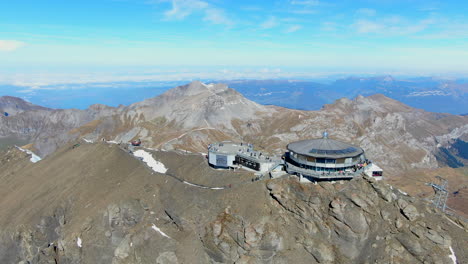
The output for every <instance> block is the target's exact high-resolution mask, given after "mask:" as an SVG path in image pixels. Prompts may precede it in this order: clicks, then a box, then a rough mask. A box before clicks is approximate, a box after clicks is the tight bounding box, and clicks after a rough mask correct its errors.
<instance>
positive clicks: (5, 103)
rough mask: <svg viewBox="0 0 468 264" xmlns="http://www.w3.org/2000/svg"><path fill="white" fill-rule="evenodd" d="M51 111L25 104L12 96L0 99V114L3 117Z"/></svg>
mask: <svg viewBox="0 0 468 264" xmlns="http://www.w3.org/2000/svg"><path fill="white" fill-rule="evenodd" d="M35 110H51V109H48V108H46V107H42V106H38V105H34V104H31V103H29V102H26V101H25V100H23V99H20V98H18V97H12V96H2V97H0V113H1V114H2V115H4V116H12V115H16V114H19V113H22V112H25V111H35Z"/></svg>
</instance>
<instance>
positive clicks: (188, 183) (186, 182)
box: [183, 181, 206, 188]
mask: <svg viewBox="0 0 468 264" xmlns="http://www.w3.org/2000/svg"><path fill="white" fill-rule="evenodd" d="M183 183H185V184H187V185H190V186H195V187H199V188H206V187H203V186H200V185H196V184H193V183H190V182H188V181H183Z"/></svg>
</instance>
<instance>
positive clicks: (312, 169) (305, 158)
mask: <svg viewBox="0 0 468 264" xmlns="http://www.w3.org/2000/svg"><path fill="white" fill-rule="evenodd" d="M287 149H288V152H287V153H286V154H285V166H286V170H287V172H288V173H290V174H296V175H299V176H300V177H301V178H302V177H305V178H306V179H311V180H317V179H319V180H320V179H324V180H330V179H347V178H353V177H355V176H357V175H360V174H362V173H363V172H365V170H364V168H365V167H366V166H367V165H369V163H370V161H369V160H367V159H366V157H365V154H364V150H363V149H362V148H360V147H357V146H353V145H351V144H348V143H345V142H341V141H338V140H334V139H330V138H328V133H327V132H325V133H323V137H322V138H320V139H309V140H301V141H297V142H293V143H290V144H288V146H287ZM374 176H376V175H374ZM380 176H381V175H380Z"/></svg>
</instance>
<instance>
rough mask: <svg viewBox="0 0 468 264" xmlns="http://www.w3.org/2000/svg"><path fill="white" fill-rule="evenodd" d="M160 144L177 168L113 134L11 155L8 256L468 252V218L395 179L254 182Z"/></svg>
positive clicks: (4, 252) (202, 257)
mask: <svg viewBox="0 0 468 264" xmlns="http://www.w3.org/2000/svg"><path fill="white" fill-rule="evenodd" d="M146 151H150V150H146ZM149 153H151V155H152V157H153V158H154V159H156V160H157V161H158V162H161V163H162V164H164V166H165V167H166V168H167V172H166V173H158V172H155V171H153V170H151V169H150V168H149V167H147V166H146V165H145V163H143V162H142V161H140V160H139V159H136V158H135V157H134V156H133V155H132V154H131V153H128V151H125V150H123V149H121V148H119V146H118V145H116V144H107V143H102V142H100V143H94V144H90V143H86V142H83V141H82V142H80V145H76V144H75V142H72V143H71V144H69V145H67V146H64V147H62V148H60V149H59V150H58V151H56V152H55V153H53V154H51V155H50V156H48V157H47V158H45V159H43V160H42V161H40V162H38V163H31V162H30V161H29V157H27V154H25V153H24V152H21V151H18V150H17V149H14V148H13V149H10V150H8V151H7V152H5V153H3V154H2V155H1V156H0V180H1V181H2V185H0V195H1V197H2V199H1V200H0V211H1V212H2V214H1V215H0V226H1V227H2V229H1V231H0V263H116V264H117V263H465V262H467V261H468V251H467V247H466V240H467V238H468V233H467V232H468V225H467V224H466V222H463V221H461V220H460V219H457V218H453V217H448V216H446V215H445V214H443V213H441V212H439V211H438V210H436V209H434V208H433V207H432V206H431V205H430V204H429V203H427V202H425V201H423V200H420V199H417V198H414V197H410V196H408V195H406V194H405V193H403V192H401V191H400V190H398V189H397V188H395V187H392V186H390V185H387V184H385V183H384V182H375V181H374V180H373V179H372V178H356V179H353V180H351V181H344V182H320V183H317V184H312V183H308V184H304V183H302V184H301V183H299V182H298V179H297V178H296V177H295V176H289V177H286V178H279V179H270V180H263V181H255V182H252V181H251V180H250V179H251V178H253V177H254V175H253V174H250V173H248V172H241V171H237V172H233V171H222V170H214V169H211V168H210V167H209V166H208V165H207V164H206V161H205V159H204V158H203V157H202V156H201V155H194V154H180V153H178V152H173V151H171V152H167V151H150V152H149ZM200 185H203V186H222V188H221V187H220V188H216V189H206V188H200V187H197V186H200ZM228 185H229V187H230V188H229V187H227V186H228Z"/></svg>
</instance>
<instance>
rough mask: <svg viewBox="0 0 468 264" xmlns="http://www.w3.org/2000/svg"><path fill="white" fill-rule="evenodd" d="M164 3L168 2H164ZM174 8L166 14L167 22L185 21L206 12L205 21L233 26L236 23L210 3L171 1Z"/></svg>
mask: <svg viewBox="0 0 468 264" xmlns="http://www.w3.org/2000/svg"><path fill="white" fill-rule="evenodd" d="M163 1H164V2H167V1H165V0H163ZM170 2H171V4H172V8H171V9H170V10H167V11H166V12H164V17H165V18H166V19H167V20H183V19H184V18H186V17H188V16H190V15H191V14H193V13H196V12H204V13H205V16H204V17H203V20H204V21H207V22H210V23H213V24H222V25H227V26H231V25H233V24H234V23H233V22H232V20H230V19H229V18H228V17H227V16H226V14H225V12H224V10H223V9H220V8H216V7H214V6H212V5H210V4H209V3H208V2H205V1H200V0H171V1H170Z"/></svg>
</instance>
